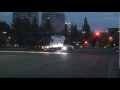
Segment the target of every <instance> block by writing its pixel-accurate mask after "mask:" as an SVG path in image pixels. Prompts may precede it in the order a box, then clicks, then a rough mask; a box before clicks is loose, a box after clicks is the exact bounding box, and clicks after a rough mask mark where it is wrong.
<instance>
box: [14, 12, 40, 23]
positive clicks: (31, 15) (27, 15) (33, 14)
mask: <svg viewBox="0 0 120 90" xmlns="http://www.w3.org/2000/svg"><path fill="white" fill-rule="evenodd" d="M18 17H19V18H22V19H23V18H28V19H29V20H30V22H31V23H32V21H33V19H34V18H35V17H36V19H37V24H38V25H39V14H38V12H13V19H15V18H18Z"/></svg>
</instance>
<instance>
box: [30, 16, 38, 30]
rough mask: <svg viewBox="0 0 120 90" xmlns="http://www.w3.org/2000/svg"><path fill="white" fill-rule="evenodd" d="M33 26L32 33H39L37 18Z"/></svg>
mask: <svg viewBox="0 0 120 90" xmlns="http://www.w3.org/2000/svg"><path fill="white" fill-rule="evenodd" d="M31 26H32V27H31V29H32V32H38V31H39V25H38V23H37V18H36V17H34V19H33V21H32V25H31Z"/></svg>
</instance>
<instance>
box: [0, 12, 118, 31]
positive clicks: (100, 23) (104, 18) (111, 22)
mask: <svg viewBox="0 0 120 90" xmlns="http://www.w3.org/2000/svg"><path fill="white" fill-rule="evenodd" d="M64 13H65V16H66V21H67V22H71V23H73V24H76V25H77V28H78V30H81V29H82V25H83V23H84V18H85V17H87V20H88V24H89V26H90V28H91V30H93V31H104V30H105V29H106V28H119V20H120V18H119V12H64ZM12 14H13V13H12V12H0V21H6V22H7V23H9V24H10V23H12ZM41 14H42V12H39V15H40V23H41ZM69 27H70V25H69Z"/></svg>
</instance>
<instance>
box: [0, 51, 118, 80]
mask: <svg viewBox="0 0 120 90" xmlns="http://www.w3.org/2000/svg"><path fill="white" fill-rule="evenodd" d="M0 78H119V53H116V52H115V51H114V50H112V49H78V50H74V51H70V52H57V51H39V50H38V51H25V50H21V51H16V50H15V51H10V50H8V51H7V50H5V51H3V50H0Z"/></svg>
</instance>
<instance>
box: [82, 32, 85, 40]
mask: <svg viewBox="0 0 120 90" xmlns="http://www.w3.org/2000/svg"><path fill="white" fill-rule="evenodd" d="M85 33H86V32H85V31H82V34H83V41H84V34H85Z"/></svg>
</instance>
